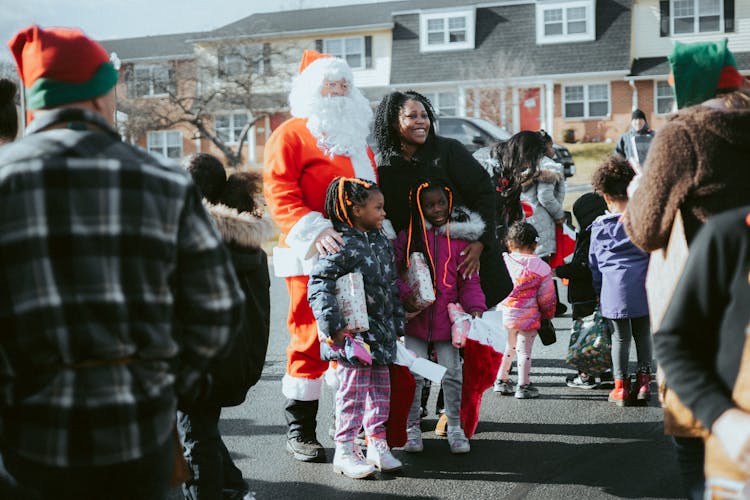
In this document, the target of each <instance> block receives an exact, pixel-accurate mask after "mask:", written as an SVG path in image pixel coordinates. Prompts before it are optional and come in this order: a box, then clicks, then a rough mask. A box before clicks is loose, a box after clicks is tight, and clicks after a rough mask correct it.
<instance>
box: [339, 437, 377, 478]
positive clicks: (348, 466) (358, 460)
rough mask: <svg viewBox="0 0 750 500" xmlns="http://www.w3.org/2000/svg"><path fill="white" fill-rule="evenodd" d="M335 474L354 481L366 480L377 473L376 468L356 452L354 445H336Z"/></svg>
mask: <svg viewBox="0 0 750 500" xmlns="http://www.w3.org/2000/svg"><path fill="white" fill-rule="evenodd" d="M333 472H335V473H336V474H343V475H345V476H346V477H350V478H352V479H364V478H366V477H368V476H371V475H372V474H374V473H375V467H373V466H372V465H370V464H368V463H366V462H365V461H364V460H362V457H361V456H360V455H359V453H357V452H356V451H355V450H354V443H336V452H335V454H334V455H333Z"/></svg>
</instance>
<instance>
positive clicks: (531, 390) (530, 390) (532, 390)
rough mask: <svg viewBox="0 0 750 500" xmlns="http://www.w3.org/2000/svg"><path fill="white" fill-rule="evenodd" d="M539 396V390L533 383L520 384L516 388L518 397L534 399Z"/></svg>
mask: <svg viewBox="0 0 750 500" xmlns="http://www.w3.org/2000/svg"><path fill="white" fill-rule="evenodd" d="M536 397H539V390H538V389H537V388H536V387H534V386H532V385H531V384H525V385H519V386H518V388H516V399H533V398H536Z"/></svg>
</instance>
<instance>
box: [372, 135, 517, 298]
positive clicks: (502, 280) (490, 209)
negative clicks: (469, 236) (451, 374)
mask: <svg viewBox="0 0 750 500" xmlns="http://www.w3.org/2000/svg"><path fill="white" fill-rule="evenodd" d="M377 162H378V183H379V185H380V189H381V190H382V191H383V196H384V197H385V211H386V213H387V214H388V219H390V221H391V223H392V224H393V228H394V230H395V231H396V233H398V232H399V231H401V230H402V229H406V228H407V227H408V225H409V192H410V190H411V189H412V188H413V187H414V186H415V185H416V184H417V183H418V182H420V181H423V180H424V179H434V180H440V181H443V182H444V183H445V184H446V185H448V186H449V187H450V188H451V190H452V191H453V206H459V205H460V206H465V207H467V208H468V209H469V210H472V211H474V212H477V213H479V215H480V216H481V217H482V220H483V221H484V225H485V231H484V233H483V234H482V236H481V237H480V238H479V241H480V242H482V244H484V252H483V253H482V257H481V263H480V265H481V269H480V272H479V273H480V280H481V284H482V290H483V291H484V295H485V297H486V299H487V305H488V307H490V306H494V305H495V304H497V303H499V302H500V301H501V300H502V299H504V298H505V297H506V296H507V295H508V294H509V293H510V291H511V290H512V289H513V282H512V281H511V279H510V276H509V275H508V271H507V269H506V268H505V265H504V264H503V260H502V256H501V252H500V245H499V244H498V241H497V235H496V234H495V229H494V228H495V191H494V186H493V185H492V181H491V179H490V177H489V175H488V174H487V172H486V171H485V169H484V168H483V167H482V165H480V164H479V162H477V160H476V159H475V158H474V157H473V156H472V155H471V154H470V153H469V152H468V151H467V150H466V148H465V147H464V146H463V145H462V144H461V143H460V142H458V141H456V140H455V139H449V138H446V137H440V136H436V135H430V136H429V137H428V139H427V142H425V144H424V145H423V146H422V147H420V148H419V149H418V150H417V152H416V154H415V155H414V156H413V157H412V159H411V160H410V161H407V160H406V159H404V158H403V157H402V156H400V155H391V156H388V157H382V156H378V159H377Z"/></svg>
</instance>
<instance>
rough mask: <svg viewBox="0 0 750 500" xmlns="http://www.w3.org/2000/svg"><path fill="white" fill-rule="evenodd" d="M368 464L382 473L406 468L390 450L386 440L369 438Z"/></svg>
mask: <svg viewBox="0 0 750 500" xmlns="http://www.w3.org/2000/svg"><path fill="white" fill-rule="evenodd" d="M367 441H368V442H367V458H366V460H367V463H368V464H370V465H372V466H373V467H375V468H376V469H378V470H379V471H381V472H391V471H395V470H399V469H400V468H402V467H403V466H404V464H402V463H401V460H399V459H397V458H396V457H394V456H393V453H391V450H390V449H388V443H387V442H386V440H385V439H376V438H369V439H368V440H367Z"/></svg>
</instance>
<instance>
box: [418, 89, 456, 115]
mask: <svg viewBox="0 0 750 500" xmlns="http://www.w3.org/2000/svg"><path fill="white" fill-rule="evenodd" d="M441 94H442V95H445V94H452V95H453V99H454V104H453V107H448V108H447V109H452V110H453V114H450V115H447V114H445V113H443V107H442V106H441V103H440V101H441V98H440V96H441ZM423 95H424V96H425V97H426V98H427V99H429V100H430V102H431V103H432V107H433V109H434V110H435V113H436V114H437V117H440V116H458V111H459V109H458V108H459V102H458V98H459V96H458V91H456V90H432V91H427V92H424V94H423Z"/></svg>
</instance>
